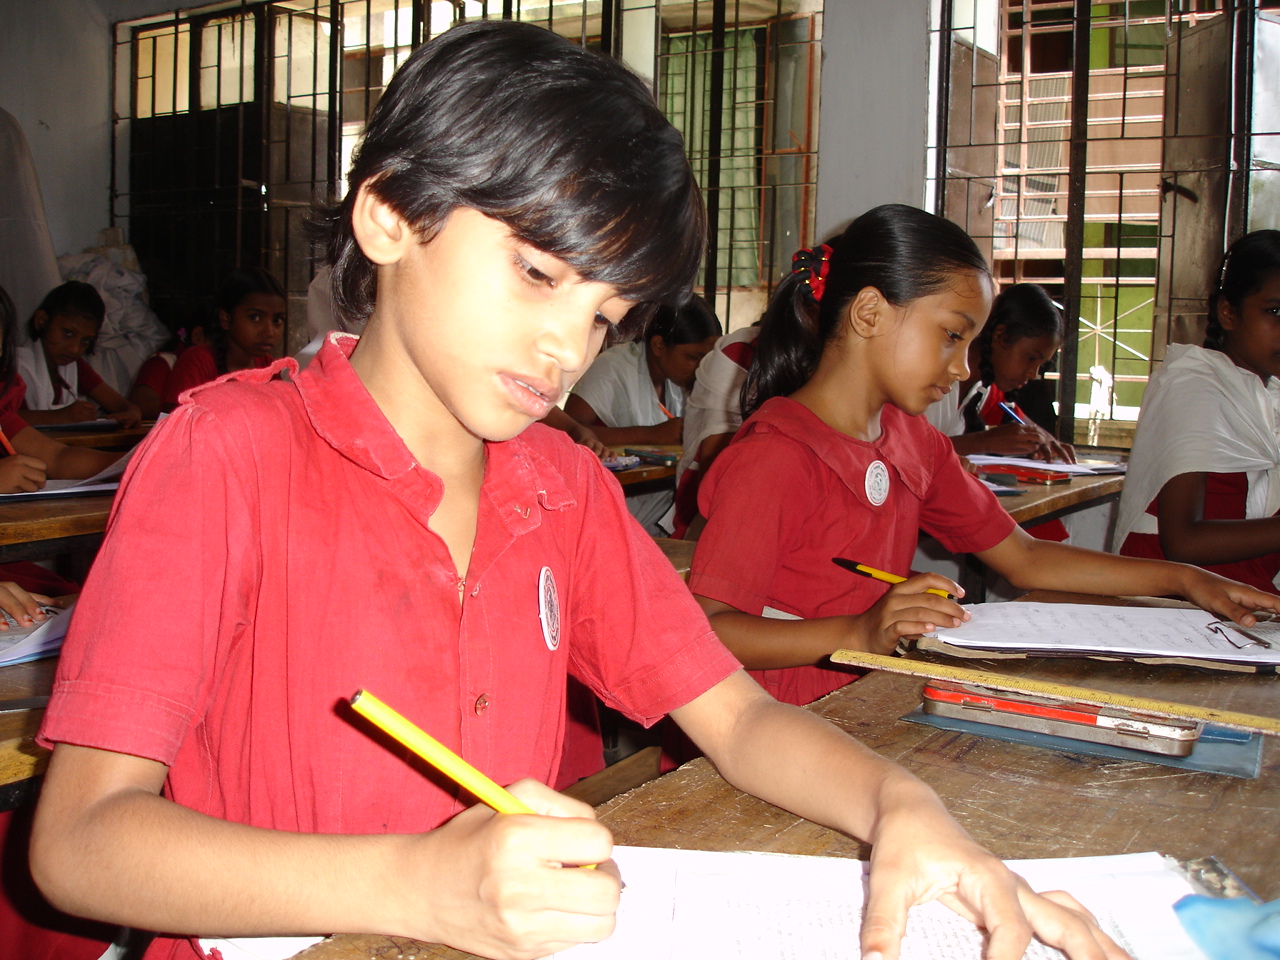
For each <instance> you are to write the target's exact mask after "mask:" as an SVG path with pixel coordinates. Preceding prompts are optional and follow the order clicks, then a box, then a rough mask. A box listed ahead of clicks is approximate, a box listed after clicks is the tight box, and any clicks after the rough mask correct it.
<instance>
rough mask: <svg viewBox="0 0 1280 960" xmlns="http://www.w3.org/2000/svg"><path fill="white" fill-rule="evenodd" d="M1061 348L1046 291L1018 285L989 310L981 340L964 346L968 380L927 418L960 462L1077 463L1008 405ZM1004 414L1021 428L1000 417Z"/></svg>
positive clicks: (1057, 313)
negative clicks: (990, 458)
mask: <svg viewBox="0 0 1280 960" xmlns="http://www.w3.org/2000/svg"><path fill="white" fill-rule="evenodd" d="M1060 346H1062V311H1061V310H1059V309H1058V305H1057V304H1056V303H1054V302H1053V300H1052V298H1051V297H1050V296H1049V294H1048V293H1047V292H1045V289H1044V287H1041V286H1039V285H1037V284H1034V283H1018V284H1015V285H1013V286H1011V287H1008V288H1006V289H1005V290H1003V291H1002V292H1001V293H1000V295H999V296H997V297H996V299H995V302H994V303H993V304H992V305H991V317H990V319H989V320H987V323H986V325H985V326H984V327H983V328H982V333H980V334H979V335H978V336H977V337H975V338H974V339H973V342H972V343H970V344H969V356H968V365H969V375H968V376H967V377H966V378H965V379H964V380H962V381H960V382H959V383H958V384H956V385H955V387H954V388H953V389H952V390H951V391H950V392H948V393H947V395H946V396H945V397H943V398H942V399H941V400H939V401H938V402H937V403H935V404H932V405H930V407H929V409H928V410H926V411H925V416H926V417H927V418H928V420H929V422H930V423H932V424H933V425H934V426H935V427H937V428H938V429H939V430H941V431H942V432H943V433H945V434H946V435H947V436H949V437H951V443H952V445H953V446H954V447H955V448H956V451H957V452H958V453H959V454H960V455H961V456H968V455H969V454H974V453H988V454H1005V455H1010V456H1024V457H1025V456H1034V457H1042V458H1043V459H1045V460H1066V461H1068V462H1069V463H1074V462H1075V452H1074V451H1073V450H1072V449H1071V446H1070V445H1069V444H1064V443H1061V442H1059V441H1058V439H1057V438H1056V437H1054V436H1052V435H1051V434H1049V433H1048V432H1046V431H1045V430H1043V429H1042V428H1041V427H1039V426H1037V425H1036V424H1035V423H1033V422H1032V421H1031V419H1030V418H1029V417H1027V416H1026V415H1025V414H1021V413H1018V411H1017V408H1016V407H1014V406H1013V405H1012V404H1011V403H1009V402H1007V398H1008V396H1009V394H1011V393H1013V392H1014V391H1016V390H1019V389H1021V388H1022V387H1024V386H1026V385H1027V384H1028V383H1030V382H1031V381H1032V380H1035V379H1036V378H1038V377H1039V376H1040V370H1041V368H1042V367H1043V366H1044V365H1045V364H1046V363H1048V362H1049V361H1050V360H1052V359H1053V355H1054V354H1055V353H1057V352H1058V347H1060ZM1005 406H1009V407H1010V408H1011V409H1012V410H1013V411H1014V412H1015V413H1017V415H1018V416H1019V417H1021V419H1022V421H1023V422H1021V423H1019V422H1018V421H1017V420H1015V419H1014V418H1013V416H1012V415H1011V414H1010V413H1009V412H1008V411H1007V410H1006V409H1005Z"/></svg>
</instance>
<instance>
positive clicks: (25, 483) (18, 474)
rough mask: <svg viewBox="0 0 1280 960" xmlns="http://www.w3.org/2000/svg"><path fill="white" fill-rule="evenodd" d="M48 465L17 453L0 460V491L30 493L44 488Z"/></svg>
mask: <svg viewBox="0 0 1280 960" xmlns="http://www.w3.org/2000/svg"><path fill="white" fill-rule="evenodd" d="M48 469H49V467H48V465H47V464H46V463H45V462H44V461H43V460H39V459H37V458H36V457H28V456H24V455H23V454H21V453H19V454H16V455H15V456H12V457H5V458H4V459H2V460H0V493H31V492H32V491H34V490H41V489H43V488H44V483H45V479H46V476H45V471H47V470H48Z"/></svg>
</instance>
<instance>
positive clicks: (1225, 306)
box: [1218, 297, 1236, 330]
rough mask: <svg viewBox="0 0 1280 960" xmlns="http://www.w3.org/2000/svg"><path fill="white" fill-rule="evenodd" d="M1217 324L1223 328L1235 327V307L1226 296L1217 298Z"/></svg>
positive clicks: (1231, 328)
mask: <svg viewBox="0 0 1280 960" xmlns="http://www.w3.org/2000/svg"><path fill="white" fill-rule="evenodd" d="M1218 325H1219V326H1220V327H1222V329H1223V330H1234V329H1235V328H1236V309H1235V307H1233V306H1231V302H1230V301H1229V300H1227V298H1226V297H1219V298H1218Z"/></svg>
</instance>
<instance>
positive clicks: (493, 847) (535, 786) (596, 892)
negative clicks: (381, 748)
mask: <svg viewBox="0 0 1280 960" xmlns="http://www.w3.org/2000/svg"><path fill="white" fill-rule="evenodd" d="M352 707H353V709H354V710H356V712H357V713H360V714H361V715H363V716H365V717H366V718H367V719H369V720H370V721H371V722H373V723H374V724H375V725H377V726H378V727H379V728H381V729H383V730H384V731H385V732H386V733H388V734H389V735H390V736H392V737H394V738H395V739H397V740H398V741H400V742H401V743H404V744H405V745H406V746H408V747H410V748H411V749H412V750H414V752H416V753H418V755H419V756H421V757H423V758H424V759H425V760H427V761H428V762H430V763H431V764H432V765H433V766H436V767H437V769H440V770H442V771H446V769H447V772H448V774H449V776H450V777H451V778H452V779H455V780H456V781H457V782H458V783H460V784H462V785H463V786H464V787H465V788H466V791H467V793H473V794H474V795H475V796H478V797H480V798H482V799H483V800H484V803H479V804H476V805H475V806H473V807H471V808H470V809H468V810H464V811H463V812H462V813H460V814H458V815H457V816H456V817H454V818H453V819H452V820H450V821H448V822H447V823H445V824H443V825H441V826H440V827H438V828H436V829H434V830H431V831H428V832H426V833H423V834H420V835H417V836H410V837H404V838H403V841H404V842H405V843H406V844H407V856H406V860H405V863H406V867H405V875H404V876H403V877H397V878H396V884H397V885H407V886H408V887H409V889H411V890H413V891H414V892H415V894H416V895H417V896H419V897H420V899H421V902H422V904H423V906H424V909H423V911H422V914H421V915H415V916H413V917H406V918H404V922H403V923H396V924H394V925H393V927H392V928H393V929H397V930H402V931H403V932H404V933H405V934H406V935H409V936H414V937H416V938H417V939H420V940H428V941H435V942H440V943H446V944H449V945H450V946H452V947H456V948H458V949H461V950H465V951H467V952H470V953H475V954H478V955H480V956H487V957H498V956H512V955H520V956H545V955H547V954H549V953H554V952H557V951H559V950H564V949H567V948H568V947H570V946H573V945H574V944H577V943H582V942H586V941H595V940H602V939H604V938H606V937H607V936H608V935H609V934H610V933H612V931H613V925H614V914H615V912H616V911H617V906H618V897H619V890H620V886H621V884H620V879H619V877H618V872H617V867H616V866H615V865H614V864H613V863H612V861H610V860H609V857H610V856H611V854H612V849H613V838H612V835H611V834H610V833H609V830H608V829H607V828H606V827H605V826H604V825H603V824H601V823H599V822H598V821H597V820H596V819H595V813H594V811H593V810H592V809H591V808H590V807H589V806H587V805H586V804H584V803H580V802H579V801H577V800H572V799H570V798H568V797H565V796H563V795H562V794H559V793H556V792H555V791H554V790H552V789H550V788H549V787H546V786H544V785H543V784H541V783H538V782H537V781H535V780H521V781H518V782H516V783H514V784H511V786H510V787H508V788H503V787H501V786H499V785H498V784H497V783H494V782H493V781H492V780H490V779H489V778H488V777H487V776H485V775H484V774H483V773H481V772H480V771H478V770H476V769H475V768H474V767H472V766H471V765H470V764H467V763H466V762H465V761H464V760H462V758H461V757H458V756H457V755H456V754H453V753H452V751H450V750H449V749H448V748H447V747H445V746H444V745H443V744H440V743H439V742H438V741H435V740H434V739H433V738H431V737H430V736H429V735H427V734H426V733H425V732H423V731H422V730H420V729H419V728H417V727H416V726H414V725H413V724H412V723H410V722H409V721H408V720H407V719H405V718H404V717H402V716H400V715H399V714H397V713H396V712H395V711H394V710H391V708H389V707H387V706H386V705H385V704H383V703H381V701H378V700H377V698H375V697H373V696H372V695H371V694H369V693H367V692H364V691H362V692H361V693H359V694H357V695H356V697H355V698H353V701H352ZM423 789H424V790H426V789H430V787H429V785H428V784H426V783H425V782H424V784H423ZM467 793H464V794H463V799H464V801H465V800H466V799H467ZM490 805H491V806H492V809H490ZM498 810H501V811H504V812H502V813H497V812H495V811H498ZM596 864H599V865H600V869H593V870H573V869H564V867H565V866H574V865H583V866H585V865H596ZM427 904H429V905H430V907H429V908H427V907H426V905H427ZM428 916H429V919H428ZM426 923H429V924H430V926H429V928H425V929H424V927H423V924H426Z"/></svg>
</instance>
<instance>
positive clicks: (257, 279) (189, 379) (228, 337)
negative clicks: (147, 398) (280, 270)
mask: <svg viewBox="0 0 1280 960" xmlns="http://www.w3.org/2000/svg"><path fill="white" fill-rule="evenodd" d="M214 306H215V307H216V308H217V317H218V322H217V323H215V324H212V326H211V327H210V336H209V342H208V343H199V344H195V345H193V346H191V347H189V348H188V349H186V350H184V351H182V353H181V354H180V355H179V357H178V359H177V360H176V361H175V362H174V364H173V371H172V372H171V373H170V374H169V377H168V379H167V380H166V381H165V385H164V394H163V395H162V401H163V402H162V404H161V406H162V408H163V409H165V410H172V409H173V408H174V406H176V405H177V403H178V398H179V397H181V396H182V394H183V393H184V392H185V391H187V390H190V389H191V388H192V387H198V386H200V384H202V383H208V382H209V381H210V380H213V379H215V378H217V377H220V376H222V375H223V374H224V373H230V372H231V371H233V370H251V369H255V368H259V367H266V366H269V365H270V363H271V360H272V358H274V357H275V355H276V351H277V350H279V348H280V341H281V339H282V338H283V337H284V320H285V313H286V308H287V303H286V301H285V296H284V288H283V287H282V286H280V281H279V280H277V279H276V278H275V277H273V276H272V275H271V274H270V273H268V272H267V271H266V270H263V269H261V268H260V267H240V268H238V269H236V270H232V271H231V272H230V273H229V274H227V276H226V278H225V279H224V280H223V281H222V284H221V286H219V287H218V296H217V298H216V300H215V301H214Z"/></svg>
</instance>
